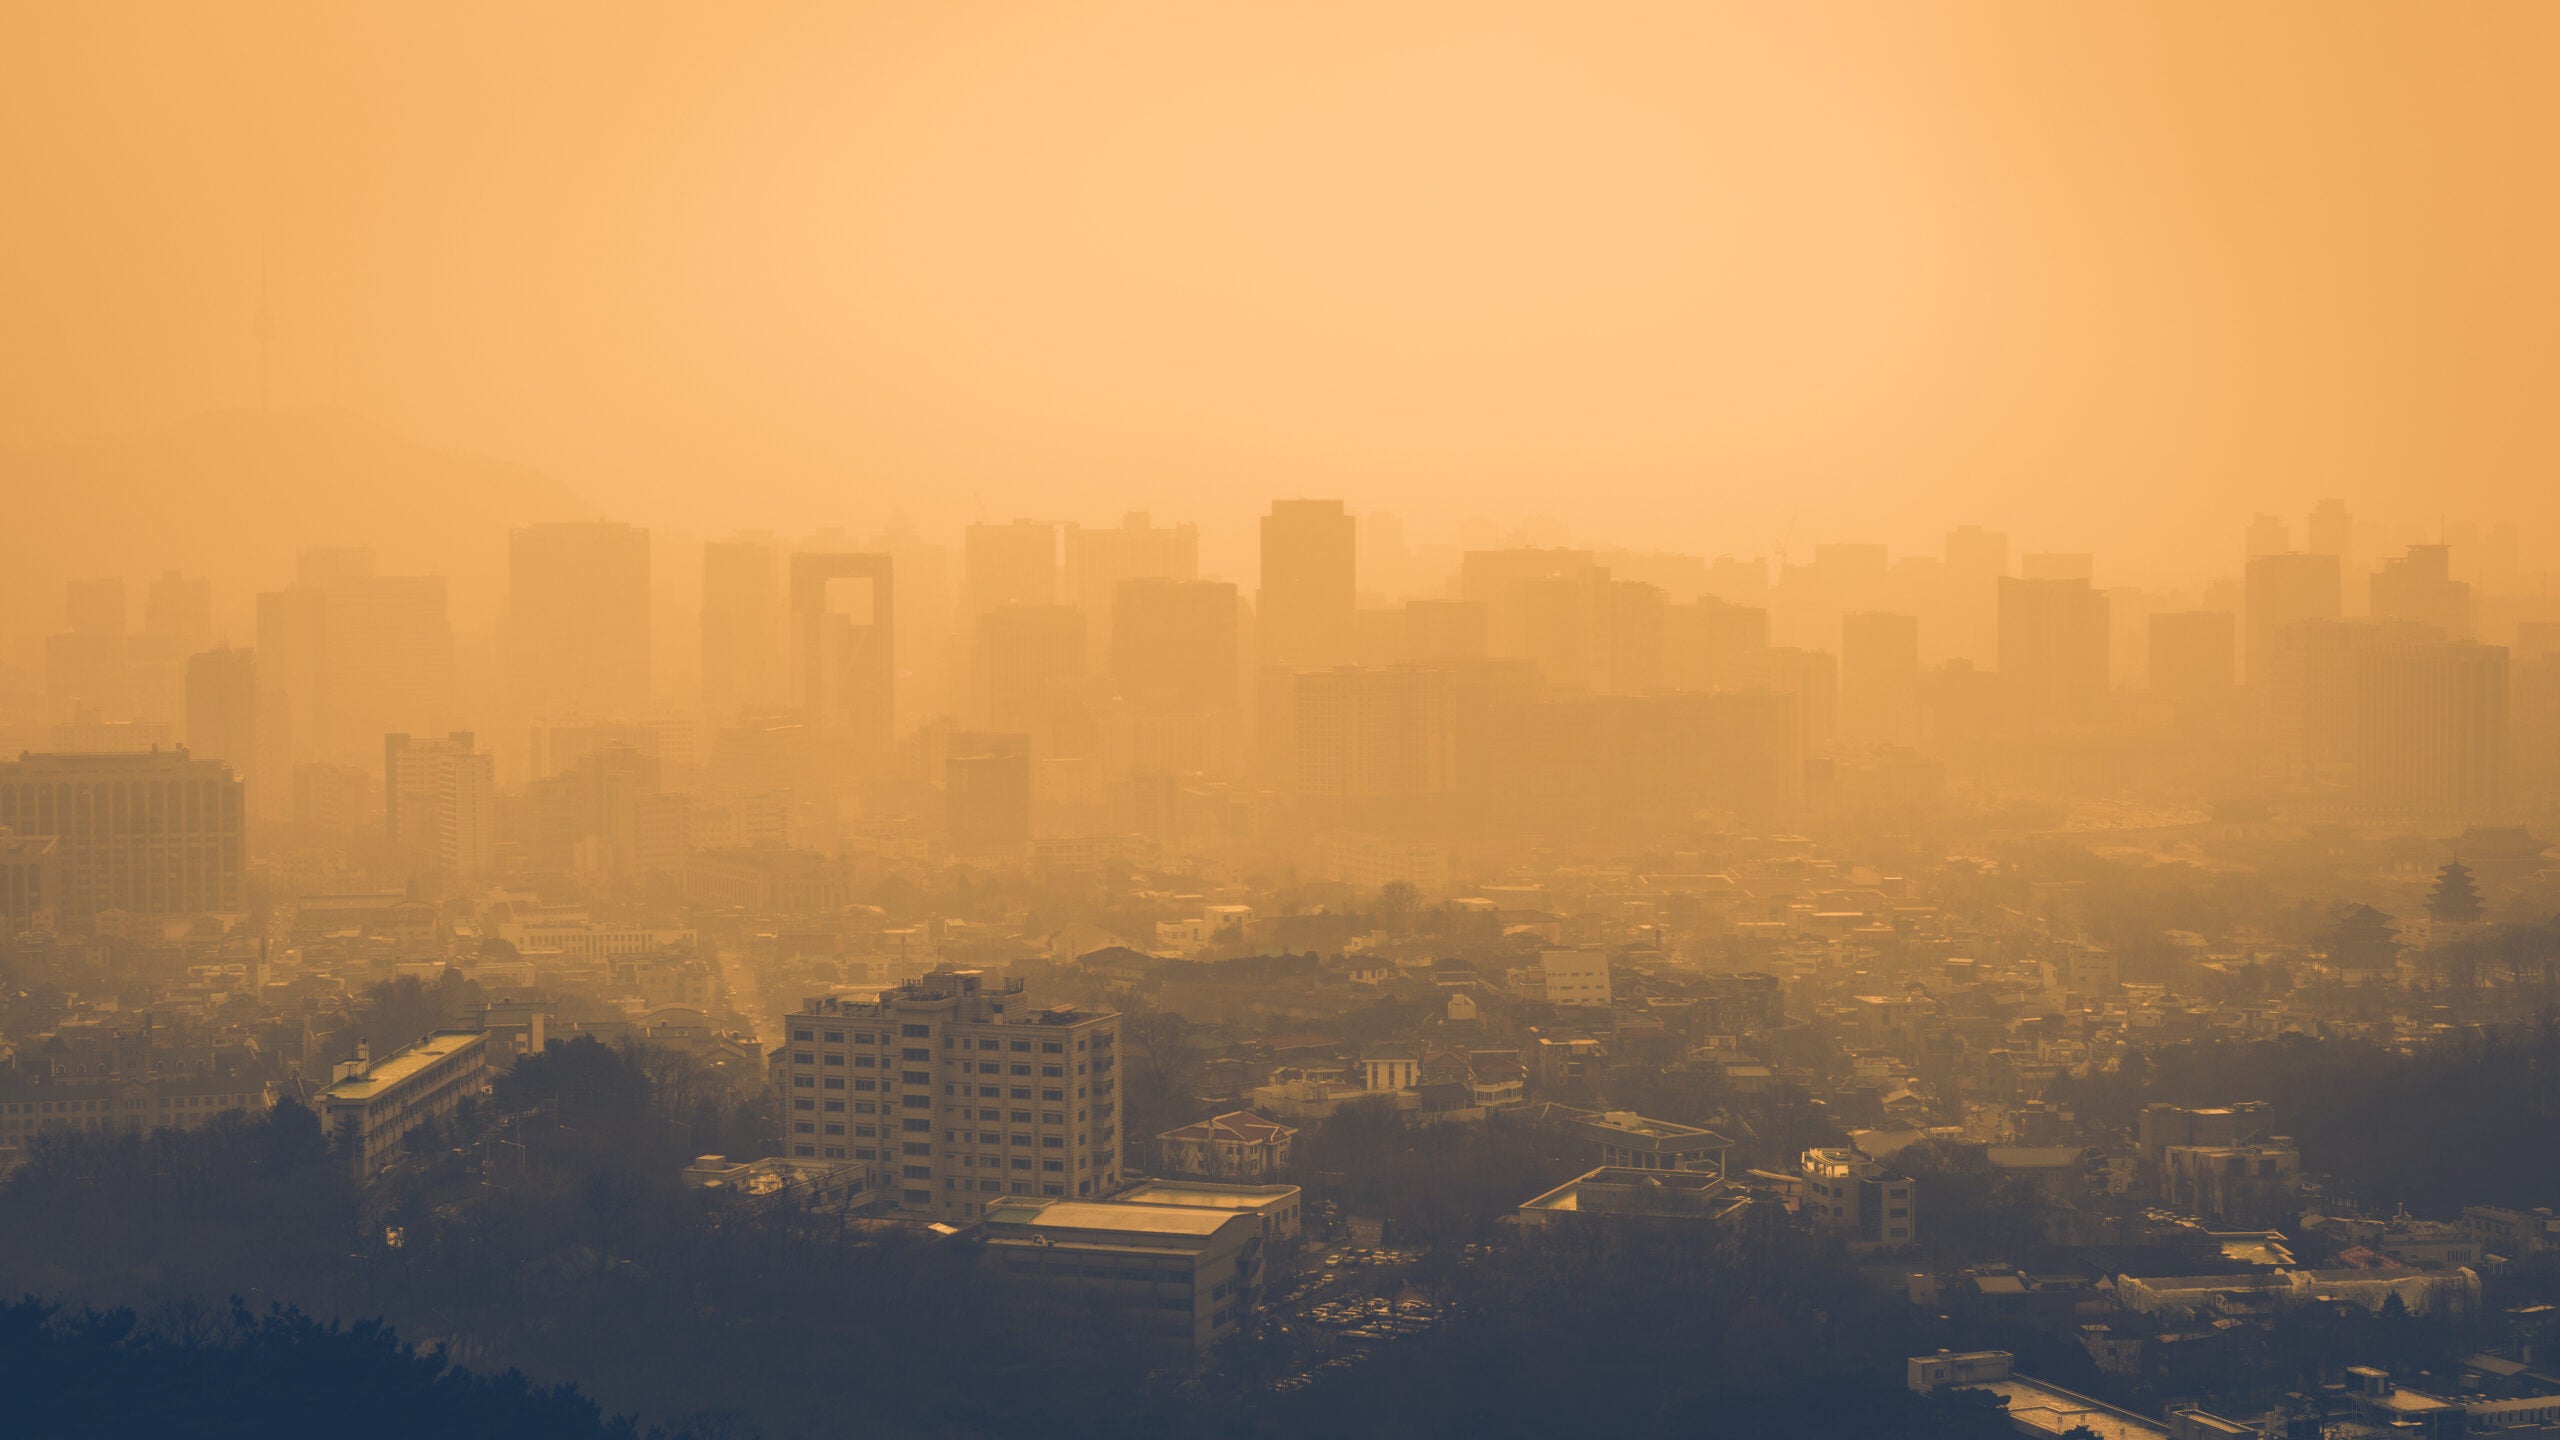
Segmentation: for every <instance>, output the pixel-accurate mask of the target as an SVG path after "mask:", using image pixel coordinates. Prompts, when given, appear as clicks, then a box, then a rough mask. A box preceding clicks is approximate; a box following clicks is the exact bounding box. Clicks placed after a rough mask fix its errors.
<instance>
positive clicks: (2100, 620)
mask: <svg viewBox="0 0 2560 1440" xmlns="http://www.w3.org/2000/svg"><path fill="white" fill-rule="evenodd" d="M2108 640H2109V636H2108V631H2107V597H2106V596H2104V595H2102V594H2100V593H2098V592H2097V591H2096V590H2094V589H2092V588H2091V587H2090V585H2089V582H2088V581H2087V580H2027V579H2020V578H2018V577H2015V576H2006V575H2004V576H2002V577H2001V579H2000V684H2001V690H2002V692H2003V695H2004V696H2005V709H2006V711H2007V716H2008V721H2009V724H2010V726H2011V728H2013V729H2015V730H2018V731H2020V732H2022V733H2026V732H2033V731H2037V730H2042V729H2046V728H2049V727H2051V726H2055V725H2079V724H2087V723H2089V722H2090V721H2093V720H2096V719H2098V718H2099V717H2100V716H2101V715H2102V714H2103V713H2104V711H2105V709H2106V702H2107V693H2108V687H2107V663H2108V654H2109V645H2108Z"/></svg>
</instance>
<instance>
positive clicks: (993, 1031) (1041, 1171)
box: [775, 970, 1121, 1221]
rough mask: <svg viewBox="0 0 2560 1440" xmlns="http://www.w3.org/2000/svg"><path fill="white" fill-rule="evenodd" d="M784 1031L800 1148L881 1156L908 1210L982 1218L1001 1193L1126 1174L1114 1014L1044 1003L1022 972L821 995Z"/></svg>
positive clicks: (942, 976)
mask: <svg viewBox="0 0 2560 1440" xmlns="http://www.w3.org/2000/svg"><path fill="white" fill-rule="evenodd" d="M785 1033H786V1035H787V1036H788V1037H789V1038H788V1041H787V1043H786V1044H785V1045H784V1047H783V1050H782V1052H781V1053H780V1055H779V1056H778V1057H777V1061H776V1065H775V1073H776V1076H777V1079H778V1080H779V1082H780V1084H781V1087H782V1101H783V1110H784V1118H785V1121H786V1123H787V1124H788V1126H789V1131H788V1134H787V1137H786V1143H787V1144H788V1145H789V1146H790V1153H791V1155H792V1156H793V1157H794V1158H799V1159H823V1160H869V1161H876V1162H878V1163H879V1164H880V1166H881V1169H882V1171H883V1173H884V1174H885V1175H887V1176H888V1178H889V1180H890V1182H891V1183H890V1186H889V1187H888V1192H887V1199H888V1201H889V1203H890V1204H891V1205H892V1206H894V1207H895V1208H896V1209H898V1210H899V1211H902V1212H904V1213H906V1214H909V1215H917V1216H931V1217H932V1218H934V1219H937V1220H945V1221H974V1220H978V1219H981V1218H983V1217H984V1216H985V1215H986V1212H987V1209H988V1207H989V1206H991V1205H993V1204H994V1203H995V1202H997V1201H998V1200H999V1199H1001V1198H1003V1197H1007V1196H1045V1197H1050V1198H1061V1197H1085V1198H1091V1197H1095V1196H1100V1195H1106V1194H1108V1193H1110V1192H1111V1191H1112V1190H1113V1189H1115V1188H1117V1187H1118V1185H1119V1183H1120V1139H1121V1137H1120V1118H1121V1095H1120V1089H1119V1076H1118V1074H1117V1072H1116V1061H1117V1054H1116V1050H1117V1046H1118V1044H1119V1039H1120V1017H1119V1015H1118V1014H1117V1013H1113V1012H1101V1013H1096V1012H1093V1011H1084V1010H1073V1009H1066V1008H1059V1009H1050V1010H1032V1009H1028V1008H1026V1002H1025V1001H1024V999H1023V987H1022V982H1021V981H1019V980H1015V981H1009V982H999V981H992V980H990V979H989V977H987V976H986V975H985V974H984V973H982V972H980V971H976V970H937V971H935V972H933V973H932V974H929V975H925V976H923V977H921V978H919V979H916V980H912V981H909V982H907V983H906V984H904V985H901V986H899V987H898V988H897V989H894V990H890V991H887V992H885V993H882V994H880V995H879V996H877V997H876V998H875V997H872V996H868V995H862V996H835V995H827V996H816V997H812V998H811V999H809V1000H808V1001H807V1002H805V1003H804V1004H803V1005H802V1006H801V1007H800V1009H799V1010H798V1011H797V1012H795V1013H793V1014H792V1015H791V1016H789V1017H788V1018H787V1020H786V1022H785Z"/></svg>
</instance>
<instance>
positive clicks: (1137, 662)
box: [1110, 578, 1242, 709]
mask: <svg viewBox="0 0 2560 1440" xmlns="http://www.w3.org/2000/svg"><path fill="white" fill-rule="evenodd" d="M1241 625H1242V610H1241V606H1240V602H1239V601H1238V599H1237V596H1236V587H1235V586H1233V585H1230V584H1228V583H1226V582H1225V581H1223V580H1172V579H1160V578H1144V579H1133V580H1123V581H1121V582H1120V587H1119V590H1118V592H1117V593H1116V594H1115V595H1114V597H1113V604H1112V620H1111V647H1110V655H1111V680H1112V683H1113V684H1114V685H1116V686H1117V687H1118V688H1119V691H1120V695H1121V698H1122V699H1125V700H1128V701H1129V702H1131V703H1132V704H1136V705H1143V706H1151V707H1158V708H1172V709H1227V708H1231V707H1232V706H1234V704H1235V703H1236V681H1237V652H1238V645H1239V631H1240V629H1241Z"/></svg>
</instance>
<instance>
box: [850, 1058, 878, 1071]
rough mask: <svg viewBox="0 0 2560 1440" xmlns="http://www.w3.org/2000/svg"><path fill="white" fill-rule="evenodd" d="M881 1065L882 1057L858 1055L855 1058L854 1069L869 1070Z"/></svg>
mask: <svg viewBox="0 0 2560 1440" xmlns="http://www.w3.org/2000/svg"><path fill="white" fill-rule="evenodd" d="M879 1063H880V1057H879V1056H877V1055H856V1056H854V1057H853V1068H854V1069H856V1070H869V1069H871V1068H873V1067H874V1066H877V1065H878V1064H879Z"/></svg>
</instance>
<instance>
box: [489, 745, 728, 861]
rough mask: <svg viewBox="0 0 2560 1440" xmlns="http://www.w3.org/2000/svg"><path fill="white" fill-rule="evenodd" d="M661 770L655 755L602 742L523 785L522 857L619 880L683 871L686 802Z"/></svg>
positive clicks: (687, 841) (688, 823) (688, 844)
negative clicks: (555, 770)
mask: <svg viewBox="0 0 2560 1440" xmlns="http://www.w3.org/2000/svg"><path fill="white" fill-rule="evenodd" d="M661 773H662V772H661V769H660V766H659V763H658V757H657V756H655V755H652V754H647V753H644V752H642V751H640V750H637V749H634V748H632V747H631V746H628V745H606V746H604V747H603V748H601V749H597V750H590V751H587V752H586V753H584V754H582V755H580V756H578V757H577V759H575V760H574V761H571V762H570V763H569V764H568V765H566V766H565V767H563V768H562V769H561V770H560V771H559V772H558V773H556V774H551V775H545V776H544V777H542V778H541V779H539V780H535V781H533V782H531V783H530V784H528V785H526V786H525V787H524V850H525V858H526V859H527V860H528V861H530V862H531V863H532V864H533V865H534V866H535V867H536V868H539V869H544V870H565V871H575V872H577V873H579V874H582V875H587V876H591V877H596V878H606V877H611V878H615V879H623V880H631V879H638V878H640V877H643V876H647V875H652V874H667V873H671V872H674V871H676V870H679V869H681V868H682V866H683V864H684V858H685V855H686V853H687V852H688V851H689V850H690V849H691V848H692V838H693V837H692V804H691V801H690V799H689V798H688V797H686V796H683V795H671V794H668V793H667V792H666V788H665V786H664V785H663V784H662V783H661V781H660V775H661Z"/></svg>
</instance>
